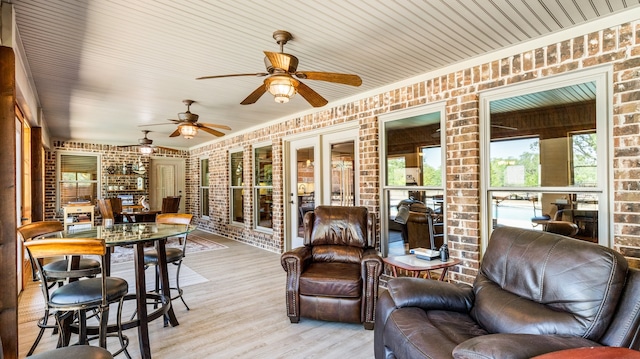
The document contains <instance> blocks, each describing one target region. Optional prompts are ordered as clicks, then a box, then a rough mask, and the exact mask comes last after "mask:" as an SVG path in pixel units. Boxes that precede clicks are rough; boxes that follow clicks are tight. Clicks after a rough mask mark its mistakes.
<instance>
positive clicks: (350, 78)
mask: <svg viewBox="0 0 640 359" xmlns="http://www.w3.org/2000/svg"><path fill="white" fill-rule="evenodd" d="M295 75H296V77H298V78H301V79H307V80H318V81H327V82H335V83H339V84H343V85H350V86H360V85H362V79H361V78H360V76H358V75H352V74H340V73H336V72H317V71H298V72H296V73H295Z"/></svg>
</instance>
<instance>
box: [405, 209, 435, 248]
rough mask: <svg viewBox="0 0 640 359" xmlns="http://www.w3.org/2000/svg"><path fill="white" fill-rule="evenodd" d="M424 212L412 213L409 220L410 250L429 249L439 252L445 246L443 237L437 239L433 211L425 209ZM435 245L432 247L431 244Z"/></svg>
mask: <svg viewBox="0 0 640 359" xmlns="http://www.w3.org/2000/svg"><path fill="white" fill-rule="evenodd" d="M422 211H423V212H416V211H410V212H409V218H408V220H407V237H408V240H409V248H410V249H413V248H420V247H422V248H427V249H433V250H437V249H438V248H440V247H441V246H442V244H443V240H444V238H443V237H442V236H437V237H435V236H434V235H435V233H436V231H435V229H434V226H433V217H434V214H433V210H432V209H431V208H429V207H426V206H425V207H424V208H423V209H422ZM432 240H433V243H434V245H433V246H432V245H431V243H432Z"/></svg>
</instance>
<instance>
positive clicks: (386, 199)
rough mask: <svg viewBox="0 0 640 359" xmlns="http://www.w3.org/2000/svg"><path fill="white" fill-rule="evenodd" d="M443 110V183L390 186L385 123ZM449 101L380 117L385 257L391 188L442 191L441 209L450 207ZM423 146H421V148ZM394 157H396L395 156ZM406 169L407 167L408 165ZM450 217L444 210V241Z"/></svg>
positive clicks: (381, 214) (381, 222)
mask: <svg viewBox="0 0 640 359" xmlns="http://www.w3.org/2000/svg"><path fill="white" fill-rule="evenodd" d="M437 112H439V113H440V131H439V133H440V147H441V151H440V155H441V175H442V184H441V185H440V186H430V185H428V186H407V185H404V186H401V185H389V184H388V178H387V177H388V176H387V171H388V169H387V163H386V162H387V158H389V157H388V153H387V141H388V139H387V133H386V127H385V125H386V124H388V123H389V122H392V121H400V120H403V119H407V118H411V117H416V116H420V115H429V114H432V113H437ZM446 113H447V112H446V103H445V102H444V101H439V102H434V103H432V104H428V105H424V106H419V107H416V108H411V109H407V110H402V111H397V112H393V113H390V114H387V115H382V116H380V117H379V129H378V131H379V134H380V157H379V158H380V167H379V168H380V201H381V203H380V233H381V234H382V235H381V236H380V237H381V241H380V251H381V253H382V256H384V257H386V256H387V255H388V252H389V242H388V238H387V237H388V233H389V220H390V216H391V213H390V209H389V208H390V200H391V199H390V196H391V194H392V191H422V192H432V191H441V192H442V208H443V209H446V206H447V194H446V173H447V162H446V152H447V151H446V148H447V147H446V146H447V141H446V139H447V136H446V120H445V119H446V117H445V116H446ZM420 148H422V147H420ZM392 157H393V156H392ZM405 168H406V167H405ZM447 218H448V211H447V210H444V213H443V217H442V221H443V223H444V229H443V233H444V238H443V242H444V243H447V242H448V238H447Z"/></svg>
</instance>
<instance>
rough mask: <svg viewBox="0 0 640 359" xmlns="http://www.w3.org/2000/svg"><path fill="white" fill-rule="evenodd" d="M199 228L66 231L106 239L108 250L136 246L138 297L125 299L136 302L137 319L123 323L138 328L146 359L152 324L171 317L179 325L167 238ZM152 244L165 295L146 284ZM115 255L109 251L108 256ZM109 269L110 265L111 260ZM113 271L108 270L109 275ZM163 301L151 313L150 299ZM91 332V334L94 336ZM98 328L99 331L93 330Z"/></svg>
mask: <svg viewBox="0 0 640 359" xmlns="http://www.w3.org/2000/svg"><path fill="white" fill-rule="evenodd" d="M195 228H196V226H195V225H188V226H185V225H174V224H156V223H122V224H114V225H112V226H109V227H105V226H95V227H91V228H85V229H69V230H67V231H64V232H62V236H63V237H65V238H103V239H104V240H105V243H106V245H107V247H114V246H125V245H133V247H134V257H133V258H134V260H133V262H134V268H135V278H136V283H135V288H136V293H135V294H129V295H128V296H127V297H126V298H125V299H134V298H135V299H136V310H137V317H136V318H137V319H132V320H130V321H128V322H123V323H122V329H123V330H125V329H130V328H134V327H137V328H138V339H139V341H140V354H141V355H142V358H144V359H147V358H151V345H150V342H149V322H150V321H153V320H155V319H157V318H160V317H165V316H166V317H167V319H168V322H169V324H171V326H177V325H179V323H178V319H177V318H176V315H175V313H174V311H173V307H172V306H171V293H170V291H169V276H168V273H167V255H166V254H167V253H166V248H165V244H166V239H167V238H168V237H173V236H177V235H181V234H185V233H190V232H191V231H193V230H194V229H195ZM148 243H153V244H154V246H155V248H156V250H157V251H158V269H159V274H160V283H161V288H162V293H160V294H154V293H149V292H147V288H146V284H145V268H144V248H145V246H146V245H147V244H148ZM110 253H111V251H110V250H107V256H109V254H110ZM106 265H107V266H110V263H109V261H107V264H106ZM109 272H110V268H109V267H108V268H107V273H109ZM148 298H150V299H154V300H156V299H157V300H159V301H160V302H161V303H162V305H160V306H159V307H158V309H155V310H153V311H152V312H151V313H149V311H148V310H147V299H148ZM91 329H92V328H88V329H87V330H88V332H89V333H90V334H91ZM93 329H95V328H93ZM108 330H109V332H113V331H115V330H117V328H115V326H110V327H109V328H108Z"/></svg>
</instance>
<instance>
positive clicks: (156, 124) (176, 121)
mask: <svg viewBox="0 0 640 359" xmlns="http://www.w3.org/2000/svg"><path fill="white" fill-rule="evenodd" d="M169 121H173V122H174V123H178V122H179V121H178V120H171V119H169ZM174 123H171V122H163V123H150V124H147V125H138V127H147V126H159V125H173V124H174Z"/></svg>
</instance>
